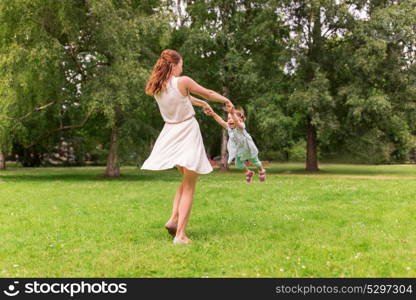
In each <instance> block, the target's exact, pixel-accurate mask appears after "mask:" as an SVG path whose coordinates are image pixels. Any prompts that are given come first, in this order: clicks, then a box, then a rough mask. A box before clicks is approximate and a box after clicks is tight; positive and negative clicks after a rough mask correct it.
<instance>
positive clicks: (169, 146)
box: [142, 49, 233, 244]
mask: <svg viewBox="0 0 416 300" xmlns="http://www.w3.org/2000/svg"><path fill="white" fill-rule="evenodd" d="M182 64H183V60H182V57H181V55H180V54H179V53H178V52H176V51H174V50H170V49H166V50H164V51H163V52H162V54H161V55H160V57H159V59H158V60H157V61H156V64H155V65H154V67H153V72H152V74H151V76H150V79H149V81H148V82H147V86H146V94H148V95H150V96H154V97H155V99H156V101H157V104H158V106H159V110H160V114H161V115H162V118H163V120H164V121H165V125H164V127H163V129H162V131H161V133H160V134H159V137H158V138H157V140H156V142H155V145H154V147H153V150H152V153H151V154H150V156H149V157H148V159H147V160H146V161H145V162H144V164H143V166H142V169H145V170H166V169H170V168H173V167H176V168H177V169H178V170H179V172H180V174H181V175H182V183H181V184H180V185H179V187H178V189H177V190H176V194H175V198H174V201H173V208H172V215H171V217H170V218H169V220H168V222H167V223H166V224H165V228H166V229H167V230H168V232H169V233H170V234H171V235H172V236H174V237H175V238H174V239H173V243H174V244H188V243H190V242H191V240H190V239H189V238H188V237H187V236H186V226H187V224H188V220H189V215H190V212H191V208H192V201H193V197H194V192H195V186H196V181H197V177H198V174H207V173H210V172H211V171H212V167H211V164H210V163H209V161H208V158H207V155H206V152H205V148H204V144H203V141H202V136H201V131H200V129H199V124H198V122H197V121H196V119H195V118H194V115H195V111H194V108H193V107H192V105H196V106H201V107H203V108H204V111H206V112H209V111H212V109H211V107H210V106H209V104H208V103H206V102H205V101H202V100H200V99H197V98H195V97H193V96H191V95H190V93H193V94H197V95H200V96H202V97H204V98H206V99H208V100H210V101H216V102H222V103H224V104H225V105H227V107H229V108H231V107H233V104H232V103H231V101H230V100H228V99H227V98H225V97H223V96H221V95H220V94H218V93H216V92H214V91H212V90H209V89H206V88H204V87H202V86H200V85H199V84H198V83H196V82H195V81H194V80H192V79H191V78H190V77H187V76H181V77H179V75H181V73H182Z"/></svg>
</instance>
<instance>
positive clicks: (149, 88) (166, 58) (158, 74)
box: [146, 49, 182, 96]
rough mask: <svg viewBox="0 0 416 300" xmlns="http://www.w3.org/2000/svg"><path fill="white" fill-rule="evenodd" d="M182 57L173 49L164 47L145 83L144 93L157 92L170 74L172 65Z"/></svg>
mask: <svg viewBox="0 0 416 300" xmlns="http://www.w3.org/2000/svg"><path fill="white" fill-rule="evenodd" d="M181 59H182V57H181V55H180V54H179V53H178V52H176V51H175V50H171V49H165V50H163V52H162V54H160V57H159V59H158V60H157V61H156V63H155V65H154V66H153V71H152V75H150V78H149V81H148V82H147V85H146V94H148V95H150V96H153V95H155V94H157V93H159V92H160V91H161V90H162V89H163V88H164V87H165V85H166V82H167V81H168V80H169V78H170V77H171V76H172V72H173V67H174V66H175V65H177V64H178V63H179V62H180V60H181Z"/></svg>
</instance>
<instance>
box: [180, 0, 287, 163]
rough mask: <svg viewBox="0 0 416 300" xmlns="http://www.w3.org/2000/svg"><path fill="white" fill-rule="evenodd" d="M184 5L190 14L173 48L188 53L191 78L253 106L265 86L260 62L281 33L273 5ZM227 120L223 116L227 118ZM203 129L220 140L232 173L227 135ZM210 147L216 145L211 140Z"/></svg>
mask: <svg viewBox="0 0 416 300" xmlns="http://www.w3.org/2000/svg"><path fill="white" fill-rule="evenodd" d="M183 2H184V3H185V4H186V14H182V15H181V17H182V19H180V22H179V24H178V25H179V28H178V30H177V31H175V32H174V39H173V45H175V46H177V47H178V48H179V50H180V52H181V53H182V54H183V56H184V59H185V69H186V68H188V66H189V70H191V72H192V74H190V75H191V76H193V77H195V78H196V79H197V81H200V82H202V83H203V84H204V85H206V86H208V87H210V88H212V89H213V90H217V91H220V92H222V93H223V95H224V96H226V97H228V98H230V99H231V100H232V101H233V102H234V103H235V104H236V105H239V106H245V107H246V108H249V106H250V105H249V104H250V103H251V101H252V99H253V98H255V97H258V95H259V94H261V91H262V89H264V87H265V85H263V84H262V83H261V80H260V75H259V73H261V72H263V71H262V70H260V69H259V68H258V67H257V65H256V62H259V61H260V60H261V59H263V61H264V59H265V57H267V56H265V55H267V53H265V50H266V49H267V50H268V49H269V48H268V47H270V45H271V43H272V42H273V41H275V39H276V36H277V33H278V32H279V29H280V28H279V26H277V24H278V23H277V22H274V21H275V19H274V18H276V14H275V13H274V12H273V7H271V6H269V5H268V4H267V1H225V0H210V1H183ZM265 32H267V33H271V34H272V35H271V36H269V35H268V34H264V33H265ZM262 44H263V45H264V46H263V47H262V46H261V45H262ZM274 46H275V47H278V46H279V44H278V43H275V44H274ZM266 69H267V70H269V69H268V68H266ZM264 73H265V72H263V74H264ZM269 80H270V79H269ZM226 116H227V114H226V113H225V112H223V117H226ZM204 129H206V130H205V132H209V134H208V135H211V136H212V135H215V136H217V137H218V136H219V137H220V153H221V165H220V167H221V170H227V169H228V165H227V156H226V145H227V132H226V131H225V130H224V129H220V128H218V127H212V126H211V127H210V128H208V126H207V127H205V128H204ZM219 130H221V134H220V135H219V134H218V131H219ZM211 144H217V143H215V142H214V143H213V142H212V141H211Z"/></svg>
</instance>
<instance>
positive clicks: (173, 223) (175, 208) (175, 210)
mask: <svg viewBox="0 0 416 300" xmlns="http://www.w3.org/2000/svg"><path fill="white" fill-rule="evenodd" d="M176 168H177V169H178V171H179V173H180V174H181V175H182V176H183V167H181V166H176ZM182 187H183V183H181V184H180V185H179V186H178V188H177V190H176V193H175V198H174V199H173V205H172V215H171V216H170V218H169V220H168V221H167V222H166V224H165V228H166V229H168V231H169V233H170V234H176V228H177V226H178V215H179V202H180V199H181V196H182Z"/></svg>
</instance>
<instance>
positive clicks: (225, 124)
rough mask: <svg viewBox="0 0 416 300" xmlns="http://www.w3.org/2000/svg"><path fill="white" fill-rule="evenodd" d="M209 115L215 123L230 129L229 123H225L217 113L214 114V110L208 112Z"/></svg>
mask: <svg viewBox="0 0 416 300" xmlns="http://www.w3.org/2000/svg"><path fill="white" fill-rule="evenodd" d="M207 115H210V116H212V117H213V118H214V119H215V121H217V123H218V124H220V125H221V126H222V127H224V128H225V129H227V128H228V123H227V122H225V121H224V120H223V119H222V118H221V117H220V116H219V115H218V114H217V113H216V112H214V111H213V110H211V111H210V112H207Z"/></svg>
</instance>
